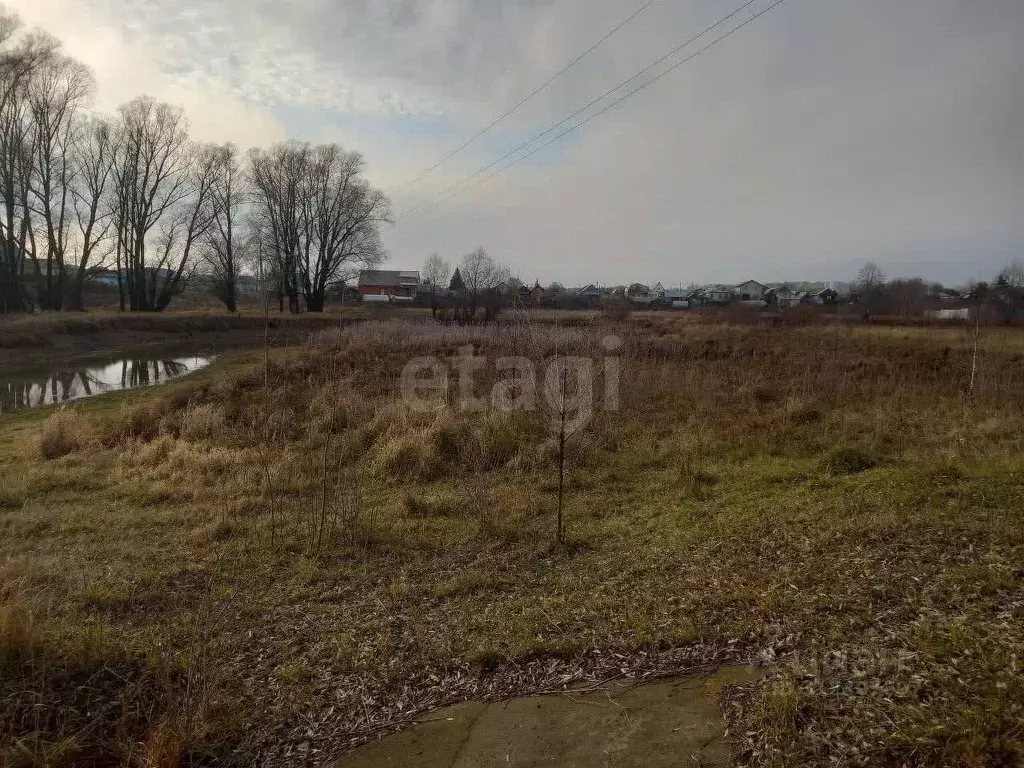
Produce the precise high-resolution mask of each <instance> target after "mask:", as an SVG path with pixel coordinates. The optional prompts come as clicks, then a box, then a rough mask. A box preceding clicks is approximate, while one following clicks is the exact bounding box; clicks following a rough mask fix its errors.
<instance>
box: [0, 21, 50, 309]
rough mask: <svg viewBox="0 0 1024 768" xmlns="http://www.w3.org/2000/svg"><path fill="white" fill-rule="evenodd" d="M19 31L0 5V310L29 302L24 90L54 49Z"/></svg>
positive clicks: (29, 149)
mask: <svg viewBox="0 0 1024 768" xmlns="http://www.w3.org/2000/svg"><path fill="white" fill-rule="evenodd" d="M20 27H21V22H20V20H19V19H18V17H17V15H16V14H13V13H11V12H9V11H8V10H7V9H6V8H3V7H0V190H2V195H3V211H2V214H0V312H12V311H18V310H21V309H25V308H26V307H28V306H29V305H30V303H31V298H30V296H29V295H28V292H27V287H26V285H25V280H24V277H25V269H26V266H27V265H28V264H29V263H32V262H34V260H35V257H36V251H35V243H34V241H35V230H34V225H33V220H32V207H31V195H30V185H31V181H32V174H33V164H32V157H33V151H34V146H33V140H34V135H33V133H34V132H33V130H32V126H31V122H30V109H29V103H30V100H29V87H30V84H31V80H32V77H33V76H34V75H35V73H36V72H37V71H38V69H39V68H40V67H41V66H43V65H44V64H45V63H46V62H47V61H48V60H49V59H50V58H52V57H54V56H56V54H57V49H58V44H57V42H56V41H55V40H54V39H53V38H51V37H49V36H47V35H42V34H29V35H26V36H23V37H21V38H17V37H16V36H17V33H18V30H19V29H20Z"/></svg>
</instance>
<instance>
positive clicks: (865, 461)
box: [825, 447, 881, 475]
mask: <svg viewBox="0 0 1024 768" xmlns="http://www.w3.org/2000/svg"><path fill="white" fill-rule="evenodd" d="M880 463H881V460H880V459H879V458H878V457H877V456H875V455H873V454H871V453H868V452H867V451H864V450H862V449H860V448H849V447H846V448H837V449H835V450H834V451H832V453H830V454H829V455H828V458H827V459H826V461H825V468H826V469H827V470H828V472H829V473H831V474H833V475H853V474H856V473H858V472H866V471H867V470H869V469H874V468H875V467H877V466H878V465H879V464H880Z"/></svg>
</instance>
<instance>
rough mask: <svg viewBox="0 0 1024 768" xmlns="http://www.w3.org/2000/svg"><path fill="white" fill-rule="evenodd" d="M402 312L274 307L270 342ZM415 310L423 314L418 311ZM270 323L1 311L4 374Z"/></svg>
mask: <svg viewBox="0 0 1024 768" xmlns="http://www.w3.org/2000/svg"><path fill="white" fill-rule="evenodd" d="M400 311H401V312H402V315H401V316H404V317H408V316H409V314H410V310H404V311H403V310H395V309H394V308H391V307H387V306H384V307H381V306H366V307H363V306H358V307H344V308H338V309H336V310H334V311H331V312H329V313H325V314H320V315H318V314H308V313H307V314H301V315H289V314H281V313H278V312H274V313H272V314H271V315H270V322H269V326H270V327H269V337H270V338H269V340H270V343H271V344H272V345H280V344H297V343H301V342H302V341H305V340H306V339H307V338H308V336H309V335H310V334H311V333H315V332H317V331H320V330H323V329H324V328H329V327H333V326H337V325H339V324H345V323H349V322H356V321H360V320H365V319H372V318H381V317H388V316H392V315H396V314H398V312H400ZM411 312H413V313H417V314H422V312H421V311H420V310H412V311H411ZM265 326H266V323H265V322H264V318H263V316H262V314H261V313H260V312H258V311H257V310H255V309H247V310H245V311H242V312H237V313H234V314H228V313H226V312H215V311H210V310H194V311H185V310H183V311H167V312H146V313H121V312H112V311H94V312H88V313H76V312H49V313H41V314H35V315H8V316H2V315H0V375H2V374H4V373H9V372H12V371H24V370H25V369H27V368H29V369H31V368H39V367H43V366H50V365H54V364H64V363H77V362H81V361H87V360H89V359H91V358H101V357H104V356H108V355H114V354H120V353H124V352H128V351H131V352H140V351H144V350H149V349H164V348H172V347H174V346H176V345H177V346H180V345H193V346H195V345H206V346H209V347H210V348H211V349H216V350H220V349H225V348H228V349H230V348H237V347H244V346H253V345H257V344H262V343H263V337H264V331H265V330H266V327H265Z"/></svg>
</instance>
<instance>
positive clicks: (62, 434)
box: [39, 408, 83, 461]
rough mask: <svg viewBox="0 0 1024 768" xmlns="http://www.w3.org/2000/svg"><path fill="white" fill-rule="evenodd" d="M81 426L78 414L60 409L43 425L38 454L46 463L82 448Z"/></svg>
mask: <svg viewBox="0 0 1024 768" xmlns="http://www.w3.org/2000/svg"><path fill="white" fill-rule="evenodd" d="M81 433H82V424H81V420H80V419H79V417H78V414H77V413H75V412H74V411H69V410H67V409H65V408H60V409H59V410H56V411H54V412H53V414H51V416H50V418H49V419H47V420H46V422H45V423H44V424H43V431H42V434H41V435H40V436H39V452H40V454H42V457H43V458H44V459H46V460H47V461H49V460H51V459H57V458H60V457H61V456H67V455H68V454H69V453H74V452H75V451H77V450H78V449H79V448H80V447H81V446H82V442H83V440H82V434H81Z"/></svg>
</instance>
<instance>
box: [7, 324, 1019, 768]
mask: <svg viewBox="0 0 1024 768" xmlns="http://www.w3.org/2000/svg"><path fill="white" fill-rule="evenodd" d="M558 319H559V318H558V317H557V316H552V317H550V318H545V320H546V322H543V323H539V322H535V323H532V324H531V323H529V322H527V321H526V320H524V319H523V318H522V317H518V318H508V319H506V321H505V322H503V323H500V324H498V325H494V326H488V327H470V328H466V327H443V326H436V325H432V324H430V323H429V321H427V320H421V319H416V320H400V319H388V320H381V321H371V322H366V323H362V324H359V325H351V326H345V327H340V328H332V329H329V330H326V331H324V332H323V333H321V334H320V335H319V336H317V337H316V338H315V339H314V340H313V341H312V342H310V343H309V344H306V345H304V346H301V347H295V348H289V349H275V350H272V351H271V352H270V353H268V358H269V364H266V365H265V362H264V353H263V352H262V350H255V351H249V352H236V353H230V354H227V355H225V356H223V357H222V358H221V359H220V360H219V361H218V363H217V364H216V365H215V366H213V367H211V368H209V369H206V370H204V371H202V372H200V373H198V374H196V375H195V376H194V377H190V378H188V379H184V380H181V381H178V382H174V383H172V384H170V385H167V386H164V387H161V388H158V389H153V390H149V391H146V392H144V393H142V394H139V393H124V394H121V395H115V396H104V397H101V398H97V399H95V400H92V401H86V402H84V403H83V404H82V405H80V406H78V407H76V408H75V409H74V410H71V409H66V410H53V409H46V410H39V411H29V412H24V413H20V414H15V415H12V416H5V417H3V418H0V477H2V480H0V764H5V765H6V764H9V765H19V766H20V765H25V766H44V765H46V766H62V765H155V766H176V765H202V764H213V763H217V764H238V765H251V764H254V763H262V764H267V765H283V764H296V765H299V764H314V765H319V764H326V762H327V761H328V760H329V759H330V758H331V757H332V756H334V755H336V754H338V753H339V752H342V751H344V750H345V749H348V748H350V747H351V746H353V745H356V744H359V743H361V742H364V741H366V740H369V739H372V738H375V737H377V736H379V735H381V734H383V733H386V732H388V731H389V730H392V729H394V728H396V727H400V726H401V725H403V724H406V723H408V722H410V721H411V719H412V718H413V717H414V716H415V715H416V714H417V713H420V712H422V711H424V710H426V709H429V708H432V707H435V706H439V705H442V704H447V703H452V702H454V701H458V700H460V699H464V698H468V697H473V696H491V697H499V696H504V695H511V694H516V693H526V692H530V691H536V690H545V689H551V688H557V687H560V686H565V685H572V684H578V683H581V682H586V681H592V680H599V679H605V678H607V677H610V676H615V675H623V674H624V675H627V676H641V677H642V676H644V675H648V676H649V675H652V674H667V673H671V672H682V671H686V670H693V669H705V668H708V667H713V666H715V665H717V664H720V663H724V662H726V661H731V660H737V659H743V660H751V661H756V662H758V663H762V664H765V665H767V666H768V667H769V673H768V675H767V676H766V677H765V678H764V679H763V680H762V681H761V682H759V683H758V684H756V685H751V686H747V687H742V686H741V687H737V688H734V689H732V690H731V691H730V692H729V695H728V697H727V699H726V700H725V701H723V717H726V718H727V720H728V722H729V724H730V738H731V739H732V743H733V745H734V749H735V758H736V760H737V762H738V763H739V764H747V765H756V766H781V765H806V764H828V765H936V766H938V765H963V766H989V765H991V766H996V765H1000V766H1001V765H1015V764H1019V761H1020V760H1021V759H1022V758H1024V675H1022V674H1021V670H1020V665H1021V664H1022V659H1024V453H1022V448H1024V410H1022V405H1021V404H1022V402H1024V334H1020V333H1016V332H1012V331H1004V330H990V329H984V330H983V331H982V334H981V338H980V341H979V343H978V346H977V354H975V345H974V338H973V332H972V331H971V330H970V329H966V328H965V329H948V330H943V329H924V328H899V329H894V328H883V327H868V328H865V327H839V326H836V327H826V328H822V327H808V328H776V329H769V328H760V327H756V326H740V325H728V324H723V323H711V322H686V321H683V320H681V319H679V317H677V316H672V315H668V314H665V315H655V316H644V317H634V318H632V319H631V320H630V321H629V322H628V323H626V324H617V325H604V324H602V322H601V321H600V320H598V319H595V320H594V322H592V323H591V324H589V325H581V326H574V327H565V326H564V325H563V324H560V323H559V322H558ZM609 334H615V335H617V336H618V337H620V338H621V340H622V345H621V347H620V348H619V349H617V350H616V352H615V353H614V354H615V355H616V356H617V365H618V366H619V369H620V371H621V382H620V387H619V407H618V409H617V410H604V409H603V408H601V407H598V408H597V410H596V412H595V415H594V418H593V420H592V421H590V422H589V423H588V424H587V425H586V426H585V427H583V428H581V429H580V430H579V431H578V432H576V433H575V434H573V435H572V436H571V437H570V438H569V439H568V441H567V443H566V445H567V451H566V472H565V510H566V537H565V541H564V542H563V543H557V542H556V541H555V509H556V506H557V498H558V486H559V483H558V472H557V458H558V454H559V451H558V445H557V439H556V438H557V434H556V432H555V431H553V430H552V414H551V412H550V409H544V408H541V409H539V410H532V411H531V410H520V411H512V412H506V411H500V410H494V409H483V410H472V411H467V410H463V409H460V408H459V407H457V403H458V401H459V399H458V397H457V396H456V395H457V389H458V387H457V382H456V379H455V377H453V379H452V382H451V385H452V387H451V391H450V392H449V394H448V396H447V397H445V398H442V397H438V399H437V401H436V402H435V403H434V404H433V406H432V407H430V408H426V409H418V408H414V407H412V406H411V405H410V404H409V403H407V402H405V401H403V400H402V399H401V398H400V397H399V382H400V373H401V371H402V369H403V366H404V365H405V364H406V363H407V362H408V360H410V359H411V358H413V357H416V356H422V355H431V356H436V357H438V358H439V359H444V358H450V357H453V356H463V357H464V356H465V354H466V349H467V347H469V348H471V349H472V352H473V355H474V356H475V357H477V358H480V359H482V360H485V361H494V360H495V359H497V358H498V357H501V356H506V355H522V356H525V357H527V358H529V359H531V360H533V361H534V362H535V363H536V365H537V367H538V368H539V369H541V370H543V369H544V366H545V364H547V363H549V362H550V361H551V360H552V359H553V358H554V357H556V356H559V355H566V354H571V355H575V356H582V357H589V358H592V359H593V360H594V361H595V362H594V370H595V371H596V372H597V371H599V372H602V375H603V371H604V370H605V368H604V365H605V363H604V358H605V356H607V355H608V354H609V353H608V352H607V351H606V350H605V348H604V347H603V346H602V340H603V339H604V338H605V337H606V336H607V335H609ZM500 378H501V374H499V373H498V372H497V371H495V370H494V367H493V365H490V364H488V365H485V366H484V367H483V369H482V370H481V372H480V373H479V374H478V375H477V377H476V379H475V382H476V384H475V386H476V390H477V392H478V393H486V392H488V391H490V389H491V386H492V385H493V383H494V381H495V380H497V379H500ZM603 381H606V380H603ZM607 389H608V386H607V384H606V383H605V384H604V385H602V388H601V389H599V396H598V397H597V399H596V400H595V403H597V404H598V405H599V406H600V405H602V404H603V403H604V399H603V397H602V395H603V394H604V393H605V392H606V391H607Z"/></svg>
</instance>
